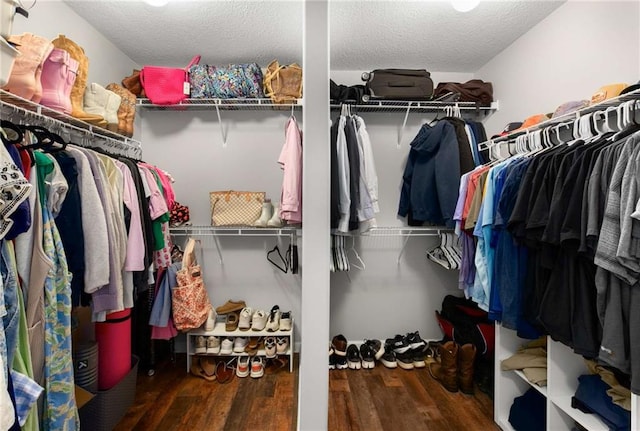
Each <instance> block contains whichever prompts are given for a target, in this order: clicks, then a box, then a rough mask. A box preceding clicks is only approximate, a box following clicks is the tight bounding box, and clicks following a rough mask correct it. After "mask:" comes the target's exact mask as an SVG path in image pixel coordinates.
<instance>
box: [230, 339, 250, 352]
mask: <svg viewBox="0 0 640 431" xmlns="http://www.w3.org/2000/svg"><path fill="white" fill-rule="evenodd" d="M247 344H249V338H248V337H236V339H235V340H234V341H233V351H234V353H244V349H245V348H246V347H247Z"/></svg>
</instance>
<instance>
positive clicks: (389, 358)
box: [380, 345, 398, 368]
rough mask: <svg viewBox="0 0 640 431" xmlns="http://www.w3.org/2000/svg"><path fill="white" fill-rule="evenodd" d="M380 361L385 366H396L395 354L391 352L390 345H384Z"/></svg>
mask: <svg viewBox="0 0 640 431" xmlns="http://www.w3.org/2000/svg"><path fill="white" fill-rule="evenodd" d="M380 362H382V365H384V366H385V367H387V368H396V367H397V366H398V363H397V362H396V355H395V354H394V353H393V348H392V347H391V346H389V345H387V346H385V347H384V354H383V355H382V357H381V358H380Z"/></svg>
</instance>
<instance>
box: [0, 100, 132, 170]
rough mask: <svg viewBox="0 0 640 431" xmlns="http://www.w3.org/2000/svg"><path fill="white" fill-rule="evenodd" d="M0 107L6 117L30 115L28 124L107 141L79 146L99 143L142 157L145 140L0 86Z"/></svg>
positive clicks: (120, 151) (129, 154)
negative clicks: (96, 124) (18, 94)
mask: <svg viewBox="0 0 640 431" xmlns="http://www.w3.org/2000/svg"><path fill="white" fill-rule="evenodd" d="M0 107H1V108H2V113H3V118H4V119H8V120H10V119H11V118H12V117H13V116H14V115H15V116H19V117H27V118H28V122H29V124H32V125H38V126H42V127H45V128H47V127H51V126H55V127H58V128H60V129H61V130H66V131H67V132H69V133H70V134H76V135H79V136H81V137H83V138H88V139H90V140H92V138H99V139H101V140H103V141H104V142H105V145H97V144H96V143H93V142H88V143H82V142H78V143H77V144H78V145H80V146H87V147H98V148H102V149H105V150H108V151H111V152H114V151H113V150H115V152H117V153H118V154H120V155H123V156H127V157H133V158H137V159H140V158H142V144H141V143H140V141H137V140H135V139H131V138H129V137H127V136H124V135H121V134H119V133H116V132H112V131H110V130H107V129H103V128H102V127H98V126H94V125H92V124H89V123H87V122H84V121H82V120H79V119H77V118H74V117H72V116H70V115H66V114H63V113H61V112H58V111H56V110H53V109H51V108H48V107H46V106H44V105H40V104H38V103H34V102H32V101H30V100H27V99H23V98H22V97H19V96H16V95H15V94H11V93H9V92H7V91H4V90H0ZM20 120H22V118H20ZM74 144H76V142H74Z"/></svg>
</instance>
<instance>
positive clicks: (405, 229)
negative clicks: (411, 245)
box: [332, 226, 453, 237]
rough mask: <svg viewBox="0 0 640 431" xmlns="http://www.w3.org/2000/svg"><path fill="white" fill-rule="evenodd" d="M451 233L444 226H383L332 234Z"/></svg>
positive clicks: (412, 234) (437, 234) (407, 234)
mask: <svg viewBox="0 0 640 431" xmlns="http://www.w3.org/2000/svg"><path fill="white" fill-rule="evenodd" d="M445 232H453V229H449V228H447V227H445V226H398V227H394V226H385V227H374V228H371V229H370V230H368V231H367V232H356V231H354V232H349V233H343V232H337V231H336V232H332V234H334V235H341V236H361V237H371V236H439V235H440V234H441V233H445Z"/></svg>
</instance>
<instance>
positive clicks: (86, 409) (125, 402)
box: [79, 355, 139, 431]
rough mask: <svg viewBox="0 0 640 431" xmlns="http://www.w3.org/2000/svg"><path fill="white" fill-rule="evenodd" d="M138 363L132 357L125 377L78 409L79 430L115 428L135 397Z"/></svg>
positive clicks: (95, 430) (109, 429)
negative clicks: (129, 368)
mask: <svg viewBox="0 0 640 431" xmlns="http://www.w3.org/2000/svg"><path fill="white" fill-rule="evenodd" d="M138 362H139V360H138V357H137V356H135V355H134V356H132V357H131V370H129V372H128V373H127V375H126V376H125V377H124V378H123V379H122V380H120V382H118V383H117V384H116V385H115V386H114V387H112V388H111V389H109V390H106V391H98V393H97V394H96V396H95V397H93V398H92V399H91V401H89V402H88V403H87V404H85V405H84V406H82V407H81V408H80V410H79V413H80V429H81V430H91V431H111V430H113V429H114V428H115V426H116V425H117V424H118V422H120V419H122V418H123V417H124V415H125V413H126V412H127V410H128V409H129V407H131V405H132V404H133V401H134V399H135V397H136V380H137V377H138Z"/></svg>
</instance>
